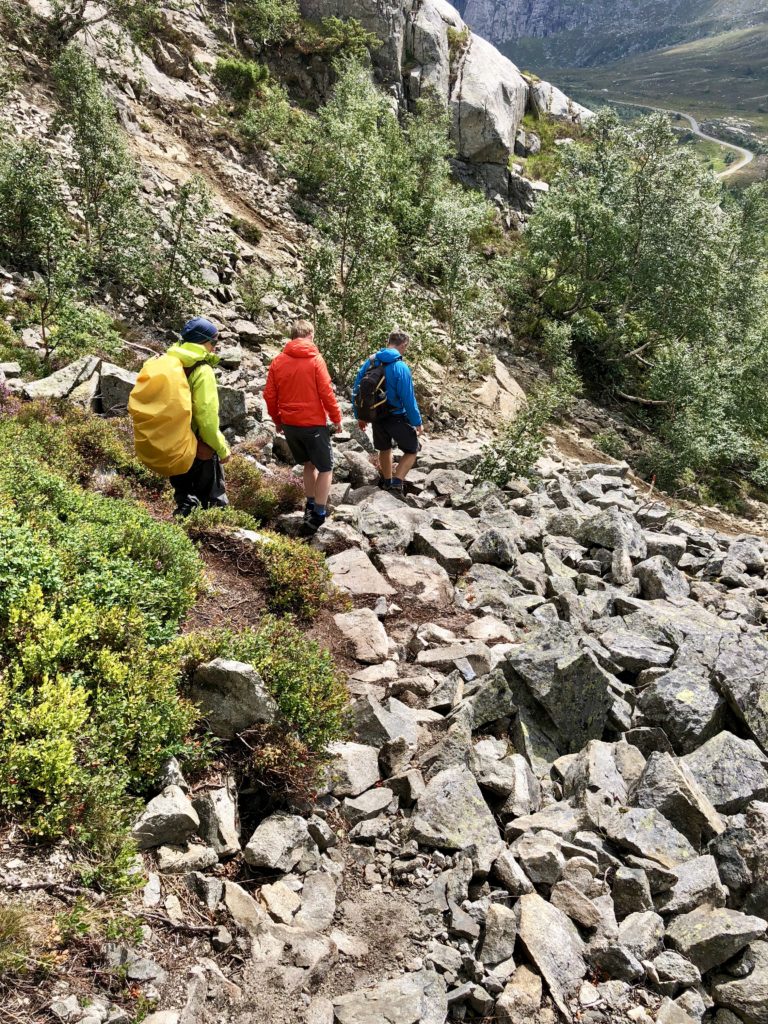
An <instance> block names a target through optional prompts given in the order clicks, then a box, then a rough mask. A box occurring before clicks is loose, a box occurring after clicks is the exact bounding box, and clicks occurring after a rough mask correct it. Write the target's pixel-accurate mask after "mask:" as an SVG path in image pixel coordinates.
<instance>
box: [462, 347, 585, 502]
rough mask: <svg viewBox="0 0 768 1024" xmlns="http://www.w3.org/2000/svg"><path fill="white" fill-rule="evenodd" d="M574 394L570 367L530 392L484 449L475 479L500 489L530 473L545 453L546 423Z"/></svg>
mask: <svg viewBox="0 0 768 1024" xmlns="http://www.w3.org/2000/svg"><path fill="white" fill-rule="evenodd" d="M576 391H577V384H576V379H575V377H574V375H573V371H572V369H571V367H570V365H569V364H566V365H565V366H564V367H559V368H558V369H556V370H555V373H554V376H553V379H552V380H551V381H549V382H547V383H546V384H540V385H538V386H537V387H534V388H532V389H531V391H530V393H529V394H528V402H527V404H526V406H525V408H524V409H523V410H522V411H521V412H520V413H519V414H518V415H517V417H516V418H515V419H514V420H510V421H508V422H507V423H505V424H504V425H503V426H502V428H501V430H500V431H499V434H498V436H497V437H496V438H495V439H494V440H493V441H491V442H490V443H489V444H487V445H486V446H485V447H484V449H483V454H482V458H481V460H480V462H479V464H478V466H477V469H476V470H475V475H476V476H477V477H478V479H480V480H490V481H491V482H492V483H495V484H498V485H499V486H502V485H503V484H505V483H506V481H507V480H509V479H510V477H515V476H528V475H529V474H530V473H531V472H533V467H534V465H535V464H536V461H537V460H538V459H539V457H540V456H541V455H542V454H543V452H544V444H545V441H546V433H545V428H546V425H547V423H549V421H550V420H551V419H552V417H553V416H554V415H556V414H557V413H558V412H560V411H562V410H563V409H564V408H565V407H567V405H568V403H569V401H570V400H571V398H572V397H573V395H574V394H575V393H576Z"/></svg>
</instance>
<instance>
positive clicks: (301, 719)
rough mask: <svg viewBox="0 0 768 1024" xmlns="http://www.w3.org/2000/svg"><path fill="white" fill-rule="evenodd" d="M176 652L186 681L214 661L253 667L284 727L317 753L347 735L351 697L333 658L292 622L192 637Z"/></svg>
mask: <svg viewBox="0 0 768 1024" xmlns="http://www.w3.org/2000/svg"><path fill="white" fill-rule="evenodd" d="M175 648H176V650H177V652H178V654H179V656H180V657H181V660H182V666H183V669H184V672H185V675H186V676H187V677H191V674H192V673H193V672H194V670H195V668H197V666H198V665H201V664H203V663H204V662H206V661H210V660H211V659H212V658H233V659H234V660H236V661H244V662H246V663H247V664H249V665H253V666H254V668H255V669H256V670H257V672H258V673H259V675H260V676H261V677H262V679H263V680H264V684H265V686H266V687H267V689H268V690H269V692H270V693H271V694H272V696H273V697H274V699H275V701H276V702H277V706H278V708H279V710H280V716H281V718H282V720H283V724H284V726H285V727H286V728H287V729H289V730H292V731H294V732H296V734H297V736H298V738H299V739H300V740H301V742H302V743H303V744H305V745H306V747H307V748H308V749H309V750H310V751H312V752H314V753H318V754H319V753H322V752H323V750H324V749H325V747H326V746H327V745H328V744H329V743H332V742H333V741H334V740H337V739H340V738H341V737H342V736H343V735H344V733H345V732H346V729H347V726H348V722H347V705H348V700H349V695H348V692H347V688H346V686H345V684H344V680H343V678H342V676H341V674H340V673H339V671H338V670H337V669H336V667H335V665H334V662H333V658H332V656H331V654H330V653H329V652H328V651H327V650H324V649H323V648H322V647H320V646H319V645H318V644H317V643H316V642H315V641H314V640H310V639H309V638H308V637H307V636H306V635H305V634H304V633H303V632H302V631H301V630H300V629H298V628H297V627H296V626H295V625H294V624H293V623H292V622H291V621H290V620H287V619H278V618H271V617H267V618H265V619H264V620H263V621H262V623H261V625H260V626H259V628H258V629H246V630H243V631H242V632H241V633H234V632H231V631H228V630H227V631H220V632H211V633H192V634H189V635H187V636H185V637H181V638H179V640H177V641H176V643H175Z"/></svg>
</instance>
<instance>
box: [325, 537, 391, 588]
mask: <svg viewBox="0 0 768 1024" xmlns="http://www.w3.org/2000/svg"><path fill="white" fill-rule="evenodd" d="M326 564H327V566H328V568H329V570H330V573H331V576H332V578H333V582H334V584H335V585H336V586H337V587H338V588H339V589H340V590H345V591H346V592H347V593H348V594H352V595H353V596H354V597H390V596H391V595H392V594H394V593H395V588H394V587H393V586H390V584H389V583H387V581H386V580H385V579H384V577H383V576H382V575H381V573H380V572H379V571H378V569H377V568H376V566H375V565H374V564H373V562H372V561H371V560H370V558H369V557H368V555H366V553H365V552H364V551H361V550H360V549H359V548H347V550H346V551H342V552H340V553H339V554H338V555H333V556H332V557H331V558H329V559H328V561H327V563H326Z"/></svg>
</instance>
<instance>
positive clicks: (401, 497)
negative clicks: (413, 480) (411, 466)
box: [387, 477, 405, 501]
mask: <svg viewBox="0 0 768 1024" xmlns="http://www.w3.org/2000/svg"><path fill="white" fill-rule="evenodd" d="M387 491H388V492H389V493H390V494H391V495H393V496H394V497H395V498H397V499H398V501H405V483H404V482H403V481H402V480H398V479H397V477H393V479H392V480H390V482H389V486H388V487H387Z"/></svg>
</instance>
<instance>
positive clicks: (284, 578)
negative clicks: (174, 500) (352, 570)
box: [184, 510, 340, 619]
mask: <svg viewBox="0 0 768 1024" xmlns="http://www.w3.org/2000/svg"><path fill="white" fill-rule="evenodd" d="M243 516H245V518H244V519H243V518H242V517H243ZM184 526H185V528H186V530H187V531H188V533H189V534H190V536H191V537H193V538H198V539H201V540H203V541H204V542H209V543H210V542H211V541H212V540H213V541H215V542H216V547H217V550H218V551H219V552H221V553H222V554H227V555H229V556H230V557H231V558H232V559H233V561H235V562H236V563H237V567H238V570H239V571H240V572H241V573H243V574H245V575H252V576H256V577H260V578H261V579H262V580H263V585H264V590H265V592H266V594H265V596H266V603H267V607H268V608H269V610H270V611H272V612H289V613H292V614H294V615H298V616H299V617H300V618H302V619H314V618H316V617H317V615H318V613H319V612H320V611H321V610H322V609H323V608H324V607H326V606H327V605H329V604H331V603H332V602H333V601H334V600H336V599H337V598H338V597H339V596H340V595H338V594H337V591H336V590H335V588H334V587H333V584H332V582H331V574H330V572H329V570H328V566H327V565H326V562H325V557H324V556H323V554H322V552H320V551H317V550H316V549H315V548H311V547H309V546H308V545H307V544H305V543H303V542H302V541H299V540H293V539H292V538H290V537H283V536H281V535H280V534H277V533H270V532H269V531H265V530H260V529H259V530H258V539H257V540H246V539H241V538H239V537H237V536H234V530H236V529H237V528H238V527H242V526H244V527H245V528H246V529H253V528H254V527H257V528H258V523H256V522H255V521H254V520H253V519H252V517H251V516H248V515H247V514H244V513H242V512H238V511H237V510H234V511H230V510H209V511H207V512H197V513H193V514H192V515H191V516H190V517H189V519H187V520H186V522H185V524H184Z"/></svg>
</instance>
